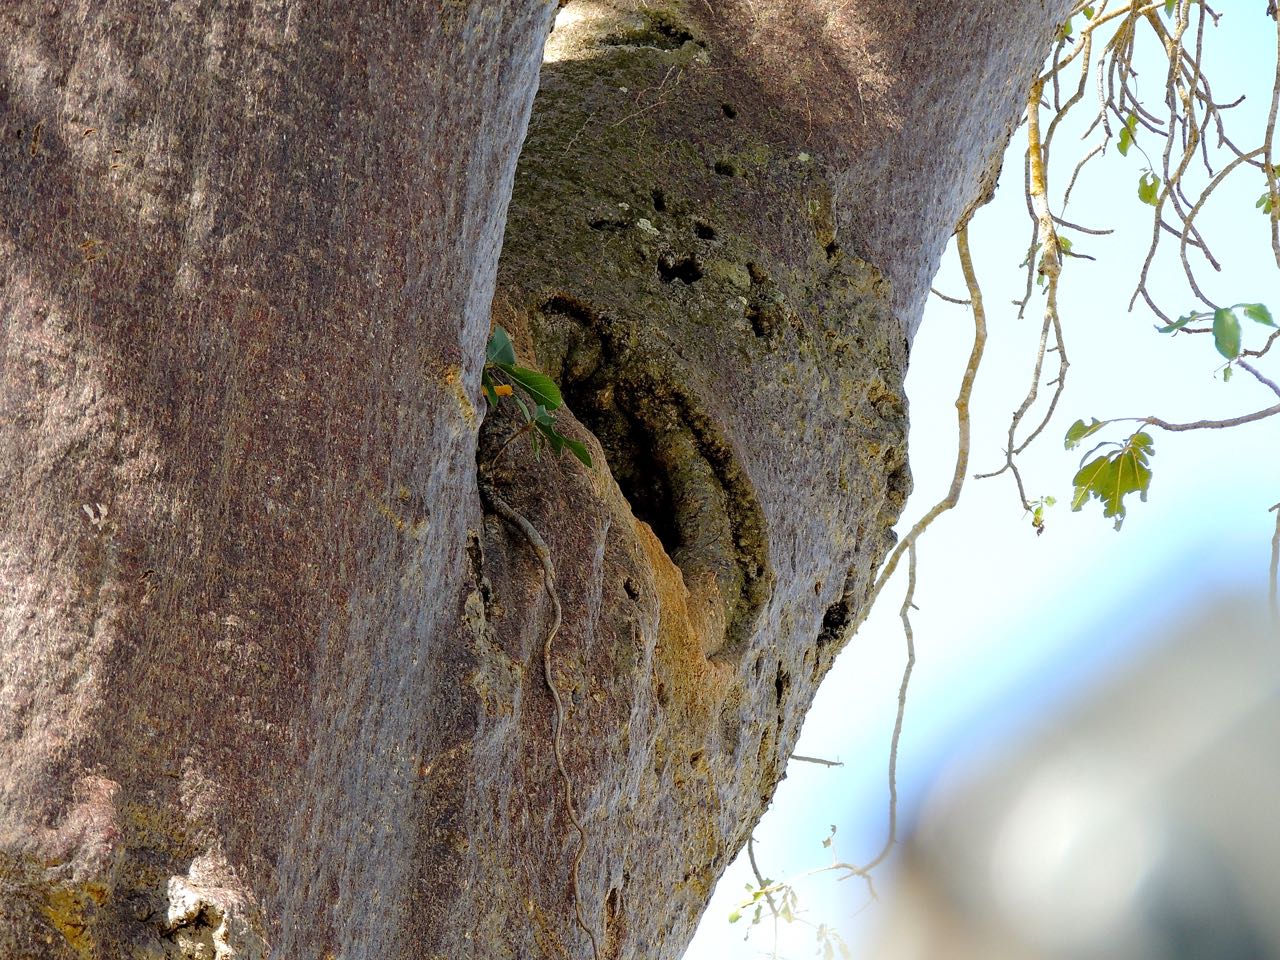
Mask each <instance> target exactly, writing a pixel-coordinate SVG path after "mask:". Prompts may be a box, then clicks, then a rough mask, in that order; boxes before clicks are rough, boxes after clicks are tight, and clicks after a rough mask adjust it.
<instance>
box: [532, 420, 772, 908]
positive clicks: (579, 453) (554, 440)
mask: <svg viewBox="0 0 1280 960" xmlns="http://www.w3.org/2000/svg"><path fill="white" fill-rule="evenodd" d="M534 426H536V427H537V428H538V432H539V433H541V434H542V435H543V436H544V437H546V438H547V442H548V443H550V444H551V449H552V450H554V451H555V452H556V454H557V456H558V455H559V454H561V453H564V451H566V450H568V451H569V452H570V453H572V454H573V455H574V456H575V457H576V458H577V459H578V461H579V462H580V463H581V464H582V465H583V466H584V467H590V466H591V452H590V451H589V450H587V445H586V444H585V443H583V442H582V441H581V440H574V439H572V438H570V437H566V436H565V435H564V434H563V433H561V432H560V431H559V430H557V429H556V428H555V425H554V424H553V423H552V422H551V420H550V419H547V420H535V421H534ZM748 889H750V886H748ZM754 896H756V897H759V896H760V894H759V893H758V892H757V893H756V894H755V895H754Z"/></svg>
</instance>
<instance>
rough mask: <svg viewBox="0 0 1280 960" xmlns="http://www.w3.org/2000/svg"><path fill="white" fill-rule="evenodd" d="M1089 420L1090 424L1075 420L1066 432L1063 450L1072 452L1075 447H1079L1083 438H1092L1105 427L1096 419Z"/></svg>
mask: <svg viewBox="0 0 1280 960" xmlns="http://www.w3.org/2000/svg"><path fill="white" fill-rule="evenodd" d="M1091 419H1092V422H1091V423H1085V422H1084V421H1083V420H1077V421H1076V422H1075V423H1073V424H1072V425H1071V429H1070V430H1068V431H1067V441H1066V444H1065V448H1066V449H1067V450H1074V449H1075V448H1076V447H1078V446H1080V441H1081V440H1083V439H1084V438H1085V437H1091V436H1093V435H1094V434H1095V433H1097V432H1098V431H1099V430H1101V429H1102V428H1103V427H1105V426H1106V424H1105V423H1103V422H1102V421H1101V420H1099V419H1098V418H1097V417H1093V418H1091Z"/></svg>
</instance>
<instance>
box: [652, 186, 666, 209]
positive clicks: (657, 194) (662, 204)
mask: <svg viewBox="0 0 1280 960" xmlns="http://www.w3.org/2000/svg"><path fill="white" fill-rule="evenodd" d="M652 196H653V209H654V210H656V211H657V212H658V213H662V212H664V211H665V210H666V209H667V195H666V194H665V193H663V192H662V191H661V190H654V191H653V194H652Z"/></svg>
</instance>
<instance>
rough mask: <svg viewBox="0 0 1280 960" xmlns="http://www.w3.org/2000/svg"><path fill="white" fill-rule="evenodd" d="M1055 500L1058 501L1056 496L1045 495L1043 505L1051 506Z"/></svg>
mask: <svg viewBox="0 0 1280 960" xmlns="http://www.w3.org/2000/svg"><path fill="white" fill-rule="evenodd" d="M1057 502H1058V498H1057V497H1045V498H1044V505H1045V506H1046V507H1052V506H1053V505H1054V504H1055V503H1057Z"/></svg>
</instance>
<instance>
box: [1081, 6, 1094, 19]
mask: <svg viewBox="0 0 1280 960" xmlns="http://www.w3.org/2000/svg"><path fill="white" fill-rule="evenodd" d="M1081 13H1083V14H1084V18H1085V19H1086V20H1092V19H1093V7H1085V8H1084V10H1082V11H1081Z"/></svg>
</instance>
